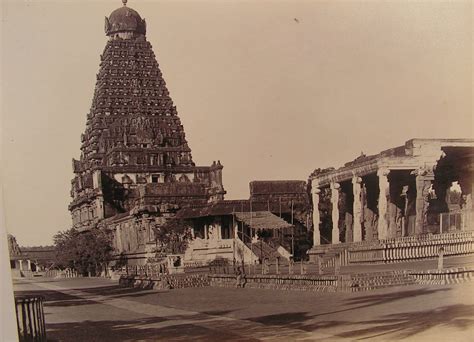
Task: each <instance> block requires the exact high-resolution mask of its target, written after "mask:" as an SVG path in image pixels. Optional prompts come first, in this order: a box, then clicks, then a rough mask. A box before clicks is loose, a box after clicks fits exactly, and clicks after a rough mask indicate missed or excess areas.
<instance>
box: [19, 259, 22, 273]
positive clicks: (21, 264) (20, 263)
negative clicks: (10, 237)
mask: <svg viewBox="0 0 474 342" xmlns="http://www.w3.org/2000/svg"><path fill="white" fill-rule="evenodd" d="M18 261H19V262H20V271H23V260H18Z"/></svg>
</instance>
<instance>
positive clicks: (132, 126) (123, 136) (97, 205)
mask: <svg viewBox="0 0 474 342" xmlns="http://www.w3.org/2000/svg"><path fill="white" fill-rule="evenodd" d="M123 2H124V6H123V7H121V8H119V9H117V10H115V11H113V12H112V13H111V14H110V16H109V17H108V18H106V19H105V33H106V35H107V36H108V37H109V40H108V41H107V44H106V46H105V49H104V52H103V54H102V55H101V63H100V69H99V73H98V74H97V83H96V86H95V92H94V97H93V100H92V106H91V109H90V112H89V114H88V115H87V122H86V129H85V132H84V134H82V137H81V138H82V146H81V157H80V160H75V159H73V171H74V174H75V176H74V178H73V180H72V182H71V183H72V190H71V196H72V198H73V200H72V202H71V203H70V205H69V210H70V211H71V214H72V219H73V226H74V227H75V228H77V229H79V230H87V229H91V228H93V227H103V228H107V229H111V230H112V231H114V233H115V243H116V247H117V249H118V250H121V251H125V252H137V251H144V250H145V246H146V244H147V243H149V242H151V241H152V240H153V236H152V235H153V233H152V231H151V229H150V227H151V225H153V224H160V222H161V223H162V222H164V219H165V218H166V217H172V216H173V214H174V213H175V212H176V211H177V210H179V208H181V207H183V206H186V205H190V204H203V203H209V202H214V201H218V200H222V199H223V197H224V194H225V191H224V188H223V185H222V165H221V164H220V162H217V163H216V162H214V163H213V164H212V165H211V166H205V167H199V166H195V164H194V162H193V159H192V156H191V149H190V148H189V146H188V143H187V141H186V138H185V134H184V129H183V125H182V124H181V121H180V119H179V117H178V114H177V110H176V107H175V106H174V104H173V100H172V99H171V97H170V95H169V92H168V89H167V87H166V83H165V81H164V79H163V77H162V74H161V71H160V69H159V66H158V63H157V61H156V58H155V54H154V53H153V50H152V46H151V44H150V43H149V42H148V41H147V40H146V37H145V35H146V22H145V20H144V19H142V18H141V17H140V15H139V14H138V13H137V12H136V11H135V10H133V9H131V8H129V7H127V6H126V2H127V1H126V0H123Z"/></svg>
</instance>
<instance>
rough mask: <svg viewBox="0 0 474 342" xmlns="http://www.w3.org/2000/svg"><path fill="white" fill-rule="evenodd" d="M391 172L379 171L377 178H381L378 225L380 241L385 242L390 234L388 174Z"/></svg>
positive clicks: (384, 169) (383, 169) (386, 170)
mask: <svg viewBox="0 0 474 342" xmlns="http://www.w3.org/2000/svg"><path fill="white" fill-rule="evenodd" d="M389 172H390V171H389V170H388V169H386V168H382V169H379V170H378V171H377V176H378V177H379V190H380V193H379V202H378V209H379V221H378V225H377V232H378V239H379V240H385V239H386V238H387V234H388V220H387V204H388V200H387V197H388V196H389V187H390V184H389V182H388V177H387V176H388V173H389Z"/></svg>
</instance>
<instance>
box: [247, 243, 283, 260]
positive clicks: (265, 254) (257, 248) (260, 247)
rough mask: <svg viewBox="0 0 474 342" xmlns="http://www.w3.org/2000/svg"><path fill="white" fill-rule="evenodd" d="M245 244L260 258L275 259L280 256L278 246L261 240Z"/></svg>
mask: <svg viewBox="0 0 474 342" xmlns="http://www.w3.org/2000/svg"><path fill="white" fill-rule="evenodd" d="M245 245H246V246H247V247H248V248H249V249H250V250H252V251H253V253H254V254H255V255H256V256H257V257H258V259H259V260H263V259H275V258H277V257H279V256H280V253H278V248H277V247H273V246H270V244H268V243H266V242H264V241H261V240H259V241H257V242H254V243H250V242H247V243H246V244H245Z"/></svg>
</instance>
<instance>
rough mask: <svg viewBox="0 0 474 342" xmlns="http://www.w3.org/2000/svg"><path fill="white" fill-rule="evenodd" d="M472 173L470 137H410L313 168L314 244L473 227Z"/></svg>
mask: <svg viewBox="0 0 474 342" xmlns="http://www.w3.org/2000/svg"><path fill="white" fill-rule="evenodd" d="M473 172H474V140H470V139H412V140H409V141H407V142H406V143H405V145H403V146H399V147H395V148H392V149H389V150H386V151H383V152H381V153H379V154H377V155H372V156H366V155H361V156H360V157H358V158H356V159H355V160H353V161H351V162H349V163H346V164H345V165H344V166H343V167H341V168H338V169H334V168H328V169H324V170H321V169H317V170H315V171H314V172H313V173H312V174H311V175H310V177H309V182H310V184H311V195H312V205H313V214H312V215H313V217H312V222H313V228H314V229H313V246H315V247H317V246H319V245H323V244H333V245H335V244H339V243H351V242H360V241H372V240H386V239H393V238H399V237H407V236H417V235H421V234H430V233H431V234H435V233H444V232H448V231H451V230H456V229H457V230H468V229H473V227H472V223H473V221H472V218H473V216H472V210H473V206H472V197H473V192H474V182H473V180H474V178H473ZM450 218H455V219H451V220H450Z"/></svg>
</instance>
